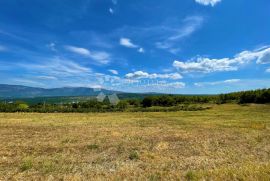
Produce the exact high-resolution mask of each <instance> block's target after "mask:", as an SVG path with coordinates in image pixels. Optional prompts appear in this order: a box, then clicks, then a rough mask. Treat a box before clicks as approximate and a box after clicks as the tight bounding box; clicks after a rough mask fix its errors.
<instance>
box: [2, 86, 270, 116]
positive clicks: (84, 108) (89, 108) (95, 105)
mask: <svg viewBox="0 0 270 181" xmlns="http://www.w3.org/2000/svg"><path fill="white" fill-rule="evenodd" d="M205 103H215V104H224V103H238V104H246V103H257V104H265V103H270V89H259V90H252V91H242V92H234V93H229V94H220V95H196V96H195V95H152V96H147V97H144V98H137V99H135V98H132V99H128V98H127V99H122V100H121V101H120V102H119V103H118V104H117V105H112V104H110V102H109V100H108V99H105V101H103V102H99V101H97V100H85V101H83V100H82V101H80V102H77V103H74V102H73V103H64V104H63V103H58V104H52V103H45V102H41V103H37V104H33V105H28V104H27V103H26V102H23V101H15V102H1V103H0V112H114V111H131V112H132V111H134V112H135V111H142V112H143V111H179V110H186V111H196V110H203V109H207V107H202V106H201V105H203V104H205ZM199 104H200V105H199Z"/></svg>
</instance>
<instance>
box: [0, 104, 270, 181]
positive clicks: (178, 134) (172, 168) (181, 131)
mask: <svg viewBox="0 0 270 181" xmlns="http://www.w3.org/2000/svg"><path fill="white" fill-rule="evenodd" d="M0 135H1V137H0V180H103V179H107V180H109V179H110V180H123V179H125V178H126V179H127V180H132V179H133V180H134V179H135V180H165V179H166V180H168V179H169V180H175V179H179V180H201V179H205V180H207V179H210V180H270V105H249V106H239V105H229V104H227V105H220V106H217V105H214V107H213V108H212V109H210V110H205V111H196V112H184V111H181V112H169V113H89V114H79V113H73V114H72V113H70V114H60V113H59V114H58V113H52V114H38V113H0Z"/></svg>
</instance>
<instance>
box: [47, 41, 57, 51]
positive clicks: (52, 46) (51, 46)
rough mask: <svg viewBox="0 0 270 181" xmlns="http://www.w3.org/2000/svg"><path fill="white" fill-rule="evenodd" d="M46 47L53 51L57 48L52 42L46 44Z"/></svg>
mask: <svg viewBox="0 0 270 181" xmlns="http://www.w3.org/2000/svg"><path fill="white" fill-rule="evenodd" d="M47 47H48V48H49V49H50V50H51V51H54V52H56V51H57V49H56V44H55V43H54V42H51V43H49V44H48V45H47Z"/></svg>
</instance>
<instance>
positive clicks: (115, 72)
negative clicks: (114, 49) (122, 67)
mask: <svg viewBox="0 0 270 181" xmlns="http://www.w3.org/2000/svg"><path fill="white" fill-rule="evenodd" d="M108 71H109V72H111V73H112V74H114V75H118V71H117V70H113V69H110V70H108Z"/></svg>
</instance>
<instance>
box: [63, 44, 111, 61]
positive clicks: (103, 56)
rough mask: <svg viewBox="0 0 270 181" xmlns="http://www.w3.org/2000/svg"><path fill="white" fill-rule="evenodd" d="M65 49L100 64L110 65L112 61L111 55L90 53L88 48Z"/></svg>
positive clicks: (97, 52)
mask: <svg viewBox="0 0 270 181" xmlns="http://www.w3.org/2000/svg"><path fill="white" fill-rule="evenodd" d="M65 48H66V49H67V50H68V51H70V52H73V53H76V54H78V55H81V56H85V57H89V58H91V59H93V60H95V61H97V62H98V63H100V64H108V63H110V60H111V55H110V54H109V53H107V52H104V51H90V50H88V49H86V48H81V47H75V46H70V45H66V46H65Z"/></svg>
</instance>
